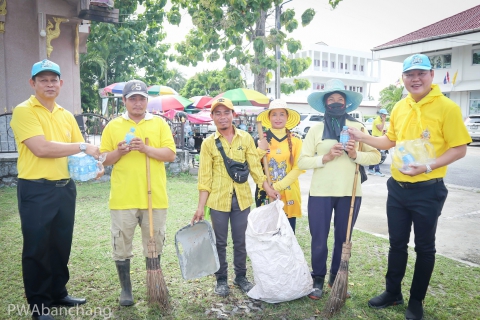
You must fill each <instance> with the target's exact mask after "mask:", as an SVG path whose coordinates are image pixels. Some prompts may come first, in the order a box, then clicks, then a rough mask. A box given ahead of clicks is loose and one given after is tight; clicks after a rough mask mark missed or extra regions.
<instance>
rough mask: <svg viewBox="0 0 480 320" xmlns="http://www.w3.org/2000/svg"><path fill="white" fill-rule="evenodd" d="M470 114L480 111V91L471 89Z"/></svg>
mask: <svg viewBox="0 0 480 320" xmlns="http://www.w3.org/2000/svg"><path fill="white" fill-rule="evenodd" d="M469 106H470V108H469V110H468V111H469V112H468V114H477V113H480V91H470V103H469Z"/></svg>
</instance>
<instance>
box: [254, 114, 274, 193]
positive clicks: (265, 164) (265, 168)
mask: <svg viewBox="0 0 480 320" xmlns="http://www.w3.org/2000/svg"><path fill="white" fill-rule="evenodd" d="M257 131H258V140H260V139H263V138H264V137H263V126H262V122H261V121H257ZM262 162H263V172H264V173H265V175H266V176H267V182H268V185H269V186H271V185H272V179H271V178H270V172H269V170H268V160H267V155H264V156H263V158H262ZM269 199H270V201H274V200H275V199H272V198H270V197H269Z"/></svg>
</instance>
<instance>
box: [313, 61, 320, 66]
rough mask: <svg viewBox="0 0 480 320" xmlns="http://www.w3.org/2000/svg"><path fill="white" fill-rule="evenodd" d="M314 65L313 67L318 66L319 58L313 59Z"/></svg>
mask: <svg viewBox="0 0 480 320" xmlns="http://www.w3.org/2000/svg"><path fill="white" fill-rule="evenodd" d="M314 66H315V67H320V60H318V59H315V60H314Z"/></svg>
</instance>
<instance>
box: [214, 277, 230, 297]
mask: <svg viewBox="0 0 480 320" xmlns="http://www.w3.org/2000/svg"><path fill="white" fill-rule="evenodd" d="M214 292H215V293H216V294H218V295H219V296H221V297H226V296H228V294H229V293H230V288H229V287H228V283H227V278H219V279H217V285H216V286H215V291H214Z"/></svg>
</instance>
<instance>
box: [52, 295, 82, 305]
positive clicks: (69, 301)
mask: <svg viewBox="0 0 480 320" xmlns="http://www.w3.org/2000/svg"><path fill="white" fill-rule="evenodd" d="M86 302H87V300H86V299H84V298H74V297H71V296H68V295H67V296H66V297H65V298H62V299H59V300H55V301H53V303H52V306H64V307H75V306H78V305H81V304H84V303H86Z"/></svg>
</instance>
